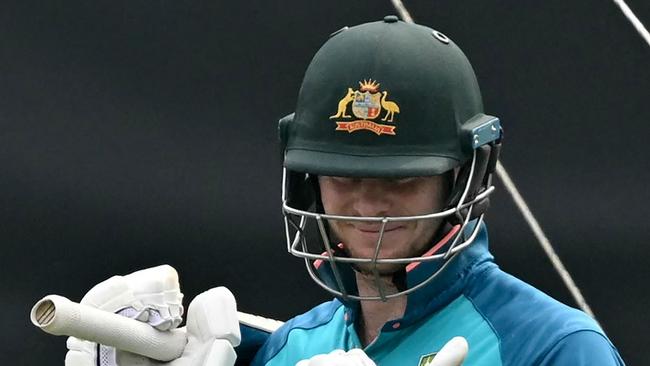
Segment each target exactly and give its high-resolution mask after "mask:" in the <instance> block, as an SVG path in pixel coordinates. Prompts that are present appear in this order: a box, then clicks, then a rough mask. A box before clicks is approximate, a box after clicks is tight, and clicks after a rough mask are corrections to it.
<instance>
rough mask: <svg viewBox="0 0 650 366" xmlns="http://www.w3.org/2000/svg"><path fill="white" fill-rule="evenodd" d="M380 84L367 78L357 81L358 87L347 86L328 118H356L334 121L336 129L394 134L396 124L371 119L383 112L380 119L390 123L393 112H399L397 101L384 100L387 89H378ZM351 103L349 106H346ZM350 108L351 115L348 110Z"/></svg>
mask: <svg viewBox="0 0 650 366" xmlns="http://www.w3.org/2000/svg"><path fill="white" fill-rule="evenodd" d="M380 85H381V84H380V83H378V82H377V81H375V80H372V79H368V80H363V81H360V82H359V89H358V90H352V88H348V91H347V92H346V94H345V96H344V97H343V98H342V99H341V100H340V101H339V104H338V109H337V111H336V114H335V115H333V116H330V119H347V118H350V119H352V118H355V117H356V118H357V119H356V120H351V121H336V131H348V132H349V133H352V132H355V131H359V130H368V131H372V132H374V133H375V134H377V135H395V129H396V128H397V127H396V126H392V125H388V124H382V123H376V122H373V121H372V120H374V119H376V118H377V117H379V116H380V115H381V114H382V113H384V112H385V114H384V117H383V118H382V119H381V121H383V122H388V123H392V122H393V119H394V118H395V113H399V106H398V105H397V103H395V102H393V101H390V100H386V97H387V96H388V92H387V91H382V92H380V91H379V86H380ZM350 104H352V107H351V108H348V106H349V105H350ZM348 109H351V112H352V115H354V117H352V116H351V115H350V114H349V113H348V112H349V111H348Z"/></svg>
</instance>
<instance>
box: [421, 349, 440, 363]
mask: <svg viewBox="0 0 650 366" xmlns="http://www.w3.org/2000/svg"><path fill="white" fill-rule="evenodd" d="M437 354H438V352H434V353H429V354H428V355H423V356H422V357H420V363H418V366H429V365H431V363H432V362H433V358H434V357H436V355H437Z"/></svg>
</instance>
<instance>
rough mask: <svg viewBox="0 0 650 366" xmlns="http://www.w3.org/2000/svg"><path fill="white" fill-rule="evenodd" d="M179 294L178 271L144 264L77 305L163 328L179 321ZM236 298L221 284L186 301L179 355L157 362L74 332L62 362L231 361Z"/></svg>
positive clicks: (121, 365)
mask: <svg viewBox="0 0 650 366" xmlns="http://www.w3.org/2000/svg"><path fill="white" fill-rule="evenodd" d="M182 298H183V294H182V293H181V292H180V285H179V282H178V274H177V273H176V270H175V269H174V268H172V267H171V266H168V265H163V266H158V267H154V268H148V269H145V270H141V271H137V272H134V273H132V274H130V275H126V276H114V277H111V278H109V279H108V280H106V281H104V282H101V283H99V284H98V285H96V286H95V287H93V288H92V289H91V290H90V291H89V292H88V293H87V294H86V295H85V296H84V298H83V299H82V300H81V303H82V304H85V305H89V306H93V307H96V308H99V309H102V310H105V311H110V312H113V313H117V314H120V315H123V316H127V317H129V318H133V319H136V320H138V321H142V322H145V323H147V324H150V325H151V326H152V327H154V328H156V329H158V330H161V331H168V330H170V329H174V328H176V327H178V325H179V324H180V323H181V321H182V315H183V305H182ZM237 319H238V318H237V309H236V304H235V299H234V297H233V295H232V293H230V291H228V289H226V288H225V287H219V288H214V289H211V290H209V291H206V292H204V293H202V294H200V295H199V296H197V297H196V298H195V299H194V300H193V301H192V303H191V304H190V306H189V311H188V316H187V327H185V328H181V329H179V331H185V332H186V334H187V345H186V346H185V349H184V350H183V353H182V354H181V356H180V357H179V358H177V359H175V360H173V361H170V362H165V363H162V362H158V361H154V360H151V359H148V358H146V357H144V356H140V355H136V354H133V353H129V352H125V351H120V350H116V349H114V348H112V347H107V346H104V345H97V344H96V343H93V342H88V341H85V340H81V339H78V338H74V337H69V338H68V341H67V346H68V349H69V351H68V353H67V354H66V358H65V365H66V366H153V365H169V366H208V365H210V366H232V365H233V364H234V362H235V359H236V354H235V351H234V349H233V346H237V345H239V342H240V339H241V336H240V333H239V322H238V320H237Z"/></svg>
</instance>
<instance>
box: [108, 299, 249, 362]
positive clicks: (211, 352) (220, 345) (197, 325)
mask: <svg viewBox="0 0 650 366" xmlns="http://www.w3.org/2000/svg"><path fill="white" fill-rule="evenodd" d="M185 329H186V331H187V345H186V346H185V350H184V351H183V354H182V355H181V357H180V358H178V359H176V360H174V361H172V362H170V366H232V365H234V363H235V359H236V358H237V355H236V354H235V350H234V348H233V347H236V346H238V345H239V343H240V341H241V334H240V331H239V320H238V317H237V306H236V303H235V297H234V296H233V295H232V293H231V292H230V291H229V290H228V289H227V288H225V287H217V288H213V289H210V290H208V291H206V292H204V293H202V294H200V295H198V296H197V297H195V298H194V300H193V301H192V303H190V306H189V310H188V313H187V326H186V327H185ZM120 366H122V365H120Z"/></svg>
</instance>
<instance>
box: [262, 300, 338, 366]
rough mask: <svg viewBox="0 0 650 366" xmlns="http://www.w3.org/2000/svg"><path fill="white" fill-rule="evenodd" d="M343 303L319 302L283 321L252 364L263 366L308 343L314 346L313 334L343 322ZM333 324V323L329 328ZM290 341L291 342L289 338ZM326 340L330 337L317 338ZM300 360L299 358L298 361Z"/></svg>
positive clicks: (325, 330)
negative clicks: (279, 355) (300, 313)
mask: <svg viewBox="0 0 650 366" xmlns="http://www.w3.org/2000/svg"><path fill="white" fill-rule="evenodd" d="M343 311H344V307H343V304H342V303H341V302H340V301H338V300H332V301H328V302H325V303H322V304H320V305H318V306H316V307H314V308H312V309H311V310H309V311H308V312H306V313H304V314H302V315H299V316H297V317H295V318H293V319H291V320H289V321H287V322H286V323H285V324H284V325H283V326H282V327H280V328H279V329H278V330H276V331H275V332H273V334H271V335H270V336H269V338H268V339H267V340H266V343H265V344H264V346H262V348H261V349H260V350H259V351H258V352H257V355H256V356H255V359H254V360H253V363H252V365H266V364H267V363H268V362H269V361H270V360H272V359H274V358H277V356H278V354H280V353H283V354H292V355H294V356H295V355H297V354H296V353H297V351H298V350H300V351H303V350H305V349H306V348H309V347H306V346H307V345H308V344H312V345H313V344H314V343H315V342H314V341H315V340H316V339H318V338H316V337H314V335H315V333H319V332H327V331H328V330H329V329H330V328H337V329H338V328H339V327H337V326H336V325H340V324H338V323H344V321H343ZM333 323H336V324H334V326H333ZM290 338H291V341H289V339H290ZM320 338H321V339H328V338H330V337H320ZM299 359H302V358H299Z"/></svg>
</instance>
